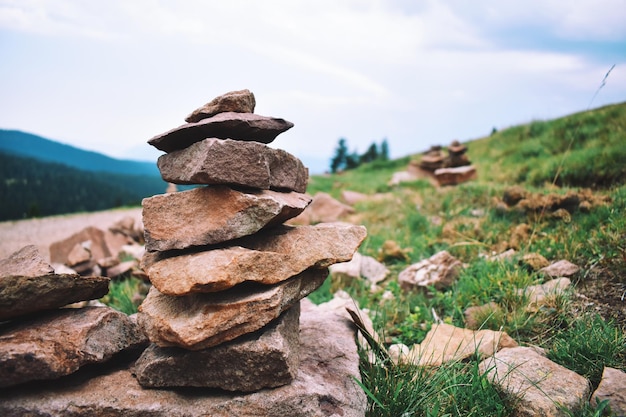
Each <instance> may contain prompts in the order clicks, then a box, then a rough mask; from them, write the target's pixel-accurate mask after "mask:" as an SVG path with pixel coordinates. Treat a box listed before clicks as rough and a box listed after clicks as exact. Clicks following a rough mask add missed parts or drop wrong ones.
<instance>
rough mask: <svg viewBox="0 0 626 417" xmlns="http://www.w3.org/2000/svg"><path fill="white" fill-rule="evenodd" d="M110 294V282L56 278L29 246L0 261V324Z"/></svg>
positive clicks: (72, 275)
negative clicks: (3, 321) (0, 322)
mask: <svg viewBox="0 0 626 417" xmlns="http://www.w3.org/2000/svg"><path fill="white" fill-rule="evenodd" d="M108 292H109V278H106V277H100V276H94V277H81V276H80V275H78V274H55V273H54V269H53V268H52V266H50V265H49V264H48V263H47V262H45V261H44V260H43V258H42V257H41V254H40V253H39V250H38V249H37V247H36V246H33V245H29V246H25V247H24V248H22V249H20V250H19V251H17V252H15V253H14V254H12V255H11V256H9V257H8V258H6V259H3V260H1V261H0V321H2V320H8V319H12V318H15V317H19V316H22V315H25V314H30V313H34V312H37V311H43V310H48V309H53V308H58V307H63V306H65V305H67V304H71V303H75V302H78V301H86V300H93V299H96V298H100V297H103V296H104V295H106V294H107V293H108Z"/></svg>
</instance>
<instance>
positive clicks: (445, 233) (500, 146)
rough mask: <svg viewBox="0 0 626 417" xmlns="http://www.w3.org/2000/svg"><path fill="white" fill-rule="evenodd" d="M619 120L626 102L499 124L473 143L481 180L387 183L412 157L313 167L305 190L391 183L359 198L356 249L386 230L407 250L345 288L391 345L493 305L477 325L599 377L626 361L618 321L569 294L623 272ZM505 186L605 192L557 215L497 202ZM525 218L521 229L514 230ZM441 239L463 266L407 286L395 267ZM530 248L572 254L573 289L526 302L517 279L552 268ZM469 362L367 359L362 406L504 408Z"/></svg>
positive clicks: (625, 193)
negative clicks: (420, 287)
mask: <svg viewBox="0 0 626 417" xmlns="http://www.w3.org/2000/svg"><path fill="white" fill-rule="evenodd" d="M625 127H626V104H620V105H615V106H607V107H604V108H601V109H597V110H593V111H591V112H586V113H581V114H576V115H572V116H569V117H565V118H561V119H558V120H554V121H535V122H532V123H530V124H528V125H524V126H516V127H512V128H510V129H506V130H503V131H501V132H498V133H496V134H494V135H492V136H490V137H487V138H482V139H478V140H476V141H473V142H470V143H469V144H468V147H469V156H470V160H472V161H473V162H474V164H475V165H476V166H477V170H478V179H477V180H476V181H473V182H469V183H466V184H462V185H460V186H456V187H446V188H443V189H438V188H435V187H433V186H432V185H431V184H430V183H429V182H428V181H426V180H417V181H413V182H409V183H403V184H400V185H398V186H395V187H390V186H388V185H387V182H388V181H389V179H390V178H391V175H392V174H393V173H394V172H396V171H400V170H404V169H406V166H407V164H408V162H409V160H411V159H419V155H415V156H410V157H408V158H403V159H402V160H399V161H389V162H387V163H384V162H378V163H377V164H376V166H373V165H367V164H366V165H364V166H361V167H359V168H357V169H355V170H352V171H347V172H344V173H342V174H339V175H330V176H324V177H314V178H313V179H312V181H311V185H312V186H311V187H309V193H311V194H315V193H316V192H327V193H329V194H331V195H332V196H333V197H335V198H340V196H341V191H343V190H352V191H358V192H361V193H365V194H370V195H371V194H375V193H385V196H386V198H385V199H381V200H371V201H367V202H362V203H359V204H357V205H356V206H355V208H356V211H357V216H358V217H357V218H358V221H359V222H360V223H361V224H363V225H365V226H366V227H367V229H368V237H367V238H366V240H365V241H364V242H363V244H362V246H361V247H360V249H359V252H361V253H362V254H364V255H369V256H372V257H375V258H379V257H380V256H381V248H382V247H383V245H384V243H385V242H387V241H390V240H391V241H394V242H395V243H396V244H397V245H398V246H399V247H400V248H402V249H403V250H404V251H405V253H406V254H407V259H400V258H396V259H391V258H389V259H385V260H384V262H385V264H386V266H387V267H388V268H389V269H390V271H391V274H390V277H389V278H388V279H387V280H386V281H385V282H383V283H382V285H381V287H382V289H381V292H377V293H372V292H370V291H369V288H368V287H367V286H366V285H363V284H362V283H360V282H359V281H356V282H353V283H350V284H348V285H347V286H346V287H345V288H342V289H344V290H346V291H348V292H349V293H350V294H351V295H352V296H353V297H354V298H355V299H356V300H357V301H358V302H359V304H360V305H361V306H362V307H365V308H368V309H369V310H370V311H371V316H372V319H373V322H374V327H375V329H376V330H377V332H378V333H379V334H380V336H381V340H383V341H384V344H385V345H389V344H391V343H403V344H406V345H412V344H415V343H420V342H421V341H422V340H423V338H424V337H425V335H426V333H427V332H428V330H429V329H430V327H431V326H432V324H433V323H434V320H435V316H434V314H436V316H437V317H439V318H440V319H442V320H443V321H444V322H447V323H451V324H454V325H456V326H460V327H464V326H465V316H464V311H465V309H467V308H468V307H471V306H480V305H484V304H488V303H495V305H496V306H497V308H495V309H494V310H491V311H488V312H487V313H485V314H484V316H483V317H480V318H479V319H480V328H483V329H493V330H500V329H502V330H504V331H506V332H507V333H508V334H509V335H510V336H511V337H513V338H514V339H515V340H516V341H517V342H518V343H519V344H521V345H538V346H541V347H544V348H545V349H546V350H547V351H548V352H549V355H550V357H551V358H552V360H554V361H555V362H557V363H559V364H562V365H563V366H566V367H568V368H570V369H572V370H575V371H576V372H578V373H580V374H581V375H583V376H585V377H586V378H588V379H589V380H590V381H591V382H592V384H594V385H597V383H598V382H599V378H600V376H601V374H602V369H603V367H604V366H611V367H615V368H618V369H626V356H625V354H624V349H625V347H624V346H625V345H626V339H625V336H624V335H625V330H626V329H625V328H624V321H621V322H619V323H615V322H612V321H611V320H609V319H607V318H606V317H601V316H599V315H593V314H589V312H588V311H586V310H585V306H584V305H583V304H581V303H576V296H575V293H576V292H577V287H581V288H582V286H584V285H587V284H588V283H589V282H590V280H591V279H592V277H593V279H594V280H596V281H598V280H605V281H606V280H613V281H614V282H618V283H619V282H621V283H622V284H625V283H626V244H625V243H624V242H626V240H625V239H624V237H626V216H624V213H626V184H625V181H626V166H625V165H624V164H623V163H616V162H617V160H626V155H625V154H624V152H625V151H624V150H623V148H624V146H623V132H624V128H625ZM624 149H626V148H624ZM557 173H558V178H557V180H556V183H555V184H554V185H553V184H552V182H553V180H554V179H555V177H556V176H557ZM512 185H521V186H522V187H523V188H524V189H525V190H527V191H529V192H532V193H535V195H539V196H545V195H549V194H559V195H562V194H565V193H567V192H568V191H574V192H583V191H584V190H583V188H582V187H592V191H584V192H585V193H588V194H592V195H593V196H597V197H609V201H608V203H606V204H594V205H592V207H591V209H590V210H589V211H588V212H584V211H579V210H573V211H572V212H571V213H569V216H567V217H565V218H556V217H553V216H552V215H551V214H550V213H549V212H543V213H542V212H524V211H522V210H517V209H510V210H506V211H503V210H501V209H499V208H498V206H497V202H498V201H500V200H501V199H502V196H503V193H504V191H505V189H506V188H507V187H509V186H512ZM524 225H526V226H524ZM519 228H526V229H527V231H528V233H527V234H525V235H522V236H518V237H515V236H514V235H515V230H516V229H519ZM509 247H514V248H515V249H516V251H517V253H516V255H515V256H514V257H513V258H512V259H510V260H507V261H500V262H490V261H487V260H485V259H484V255H487V254H493V253H498V252H502V251H503V250H505V249H507V248H509ZM441 250H447V251H449V252H450V253H451V254H452V255H454V256H455V257H457V258H458V259H459V260H461V261H462V262H463V263H464V264H465V265H466V267H465V268H464V269H463V270H462V271H461V274H460V276H459V278H458V280H457V281H456V283H455V284H454V285H452V287H450V288H448V289H446V290H444V291H436V290H435V289H432V288H431V289H426V290H424V291H416V292H405V291H402V290H401V289H400V287H399V285H398V283H397V276H398V274H399V273H400V272H401V271H402V270H403V269H404V268H406V267H407V266H409V265H410V264H412V263H415V262H418V261H421V260H423V259H425V258H427V257H429V256H431V255H433V254H435V253H437V252H439V251H441ZM527 253H538V254H540V255H542V256H544V257H545V258H546V259H548V260H549V261H550V262H554V261H557V260H561V259H566V260H569V261H571V262H573V263H575V264H577V265H578V266H580V267H581V269H582V270H581V272H580V273H579V274H577V275H576V276H574V277H573V284H574V285H575V286H576V287H575V288H573V289H572V290H570V291H567V292H565V293H564V294H560V295H557V296H552V297H550V298H549V302H547V303H546V304H545V305H543V306H542V307H541V308H539V309H536V310H529V309H527V308H526V306H527V304H528V300H527V299H526V298H525V296H524V295H523V293H520V291H519V290H520V289H523V288H526V287H527V286H530V285H537V284H542V283H544V282H545V281H546V280H547V279H548V278H546V277H545V276H543V275H542V274H540V273H538V272H536V271H532V270H530V269H529V268H528V267H525V266H523V265H522V264H521V262H520V260H521V258H522V256H523V255H524V254H527ZM380 259H383V258H382V257H381V258H380ZM332 290H333V288H332V287H330V286H328V287H326V288H324V289H323V291H322V294H323V297H320V298H321V299H323V300H327V299H328V298H329V297H330V296H331V294H332ZM625 290H626V288H625ZM382 291H388V292H389V293H391V294H393V296H394V297H393V299H392V300H386V301H383V299H382ZM364 358H365V355H364ZM477 361H478V359H477V358H470V359H469V360H467V361H465V362H462V363H454V364H448V365H445V366H443V367H441V368H438V369H423V368H418V367H414V366H406V365H402V366H397V365H391V364H388V363H380V362H379V363H377V364H374V365H372V364H370V363H369V362H368V361H366V360H365V359H363V360H362V361H361V376H362V379H363V382H362V384H363V389H364V391H365V392H366V393H367V394H368V398H369V410H368V416H392V415H393V416H403V415H406V416H408V415H411V416H412V415H417V416H430V415H433V416H434V415H441V416H443V415H450V416H468V415H484V416H492V415H494V416H495V415H502V416H506V415H511V413H512V407H513V405H514V404H515V399H514V398H507V397H506V396H505V395H504V394H503V393H501V392H498V391H497V390H496V389H495V388H494V387H493V386H491V385H490V383H489V382H488V381H487V380H486V379H485V378H484V376H483V375H481V374H480V372H478V368H477V363H478V362H477ZM603 410H604V411H603ZM606 411H607V408H606V404H589V403H586V404H584V406H583V411H581V415H583V416H595V415H601V414H602V412H605V413H606Z"/></svg>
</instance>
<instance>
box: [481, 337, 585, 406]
mask: <svg viewBox="0 0 626 417" xmlns="http://www.w3.org/2000/svg"><path fill="white" fill-rule="evenodd" d="M479 369H480V371H481V372H485V373H486V374H487V377H488V378H489V379H490V380H491V381H492V382H493V383H494V384H496V386H497V387H498V388H499V389H501V390H502V391H503V392H505V393H507V394H510V395H512V396H514V397H517V398H516V400H515V401H513V404H515V411H514V415H516V416H520V417H534V416H567V415H577V412H578V411H579V409H580V406H581V405H582V404H583V403H584V402H585V401H586V400H587V398H589V394H590V392H589V391H590V389H589V382H588V381H587V379H586V378H584V377H582V376H580V375H578V374H576V373H575V372H572V371H570V370H569V369H566V368H564V367H563V366H561V365H557V364H556V363H554V362H552V361H550V360H549V359H548V358H546V357H545V356H543V355H541V354H540V353H538V352H537V351H536V350H535V349H533V348H530V347H514V348H510V349H502V350H501V351H499V352H498V353H496V354H495V355H494V356H493V357H491V358H488V359H486V360H484V361H482V362H481V363H480V365H479ZM561 407H563V408H564V409H565V410H569V412H571V413H572V414H569V413H566V412H565V411H564V410H563V408H561Z"/></svg>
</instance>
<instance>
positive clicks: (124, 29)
mask: <svg viewBox="0 0 626 417" xmlns="http://www.w3.org/2000/svg"><path fill="white" fill-rule="evenodd" d="M624 22H626V0H525V1H523V2H522V1H513V0H448V1H444V0H439V1H437V0H386V1H385V0H315V1H313V0H264V1H255V0H228V1H224V0H176V1H168V0H132V1H128V0H107V1H97V0H0V129H17V130H22V131H25V132H29V133H34V134H37V135H40V136H44V137H46V138H49V139H53V140H56V141H58V142H62V143H66V144H70V145H73V146H76V147H79V148H82V149H86V150H93V151H97V152H101V153H104V154H106V155H109V156H112V157H115V158H121V159H137V160H146V161H156V158H157V157H158V156H159V155H160V154H161V152H160V151H157V150H156V149H154V148H152V147H151V146H150V145H148V144H147V141H148V140H149V139H150V138H151V137H153V136H155V135H157V134H160V133H162V132H165V131H167V130H170V129H172V128H174V127H177V126H180V125H181V124H183V123H185V121H184V118H185V117H186V116H187V115H188V114H189V113H190V112H191V111H192V110H194V109H196V108H197V107H200V106H202V105H203V104H205V103H207V102H209V101H211V100H212V99H213V98H214V97H216V96H219V95H222V94H224V93H226V92H229V91H234V90H241V89H249V90H250V91H252V92H253V93H254V95H255V97H256V103H257V105H256V109H255V113H257V114H260V115H263V116H272V117H280V118H284V119H286V120H288V121H290V122H292V123H294V125H295V126H294V127H293V128H292V129H290V130H289V131H287V132H285V133H283V134H281V135H279V136H278V137H277V139H276V140H275V141H274V142H272V143H271V144H270V145H269V146H271V147H275V148H281V149H284V150H286V151H288V152H290V153H292V154H293V155H295V156H297V157H298V158H300V159H302V161H303V162H304V163H305V165H307V166H308V167H309V168H310V170H311V172H312V173H321V172H323V171H324V170H326V169H328V167H329V161H330V159H331V157H332V156H333V154H334V151H335V149H336V147H337V142H338V140H339V139H340V138H344V139H346V141H347V144H348V147H349V149H350V150H351V151H355V152H358V153H364V152H365V151H366V150H367V148H368V147H369V145H370V144H372V143H377V144H380V143H381V142H382V141H383V140H387V143H388V145H389V150H390V154H391V157H392V158H397V157H402V156H406V155H410V154H415V153H419V152H422V151H424V150H426V149H428V148H429V147H430V146H431V145H436V144H439V145H448V144H449V143H450V142H451V141H452V140H455V139H457V140H460V141H462V142H466V141H470V140H472V139H477V138H480V137H483V136H486V135H488V134H489V133H490V132H491V131H492V129H493V128H496V129H503V128H506V127H509V126H513V125H517V124H522V123H527V122H530V121H533V120H546V119H551V118H556V117H561V116H565V115H567V114H571V113H574V112H578V111H584V110H587V109H590V108H596V107H600V106H603V105H606V104H612V103H621V102H624V101H626V23H624ZM613 66H614V67H613ZM611 68H613V69H612V70H611ZM609 70H611V71H610V73H609V75H608V76H606V74H607V73H608V72H609Z"/></svg>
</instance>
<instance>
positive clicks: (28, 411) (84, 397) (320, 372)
mask: <svg viewBox="0 0 626 417" xmlns="http://www.w3.org/2000/svg"><path fill="white" fill-rule="evenodd" d="M301 306H302V313H301V316H300V341H301V346H300V352H301V357H300V367H299V368H298V375H297V377H296V378H295V380H294V381H293V382H292V383H291V384H289V385H285V386H282V387H279V388H274V389H265V390H261V391H258V392H255V393H252V394H237V393H235V394H233V393H227V392H226V391H219V390H215V389H203V388H186V389H178V390H165V389H145V388H142V387H141V386H140V385H139V383H138V382H137V380H136V379H135V378H134V377H133V376H132V374H131V371H130V369H129V368H130V366H131V365H132V362H131V363H125V364H124V365H123V366H122V365H118V366H116V367H115V368H112V369H108V370H107V371H103V370H102V368H98V369H99V371H98V370H94V369H91V370H86V369H83V370H80V371H78V372H77V373H75V374H73V375H70V376H67V377H63V378H61V379H58V380H56V381H50V382H48V383H38V384H27V385H21V386H18V387H14V388H11V389H4V390H2V391H1V392H0V415H2V416H5V417H12V416H24V415H28V416H41V417H43V416H52V415H54V416H57V415H63V416H94V415H98V416H108V417H113V416H130V417H135V416H137V417H138V416H142V417H143V416H149V417H152V416H159V417H161V416H162V417H165V416H168V417H170V416H171V417H178V416H180V417H182V416H187V417H194V416H213V417H226V416H240V417H253V416H254V417H259V416H266V417H269V416H307V417H308V416H311V417H313V416H315V417H318V416H319V417H328V416H342V417H357V416H359V417H363V416H364V415H365V408H366V405H367V400H366V397H365V394H364V393H363V391H362V390H361V389H360V388H359V387H358V385H357V383H356V382H355V380H354V379H353V378H354V377H356V378H359V368H358V365H359V362H358V361H359V358H358V354H357V349H356V343H355V331H354V328H353V325H352V323H351V322H350V321H348V320H347V319H346V318H344V317H342V316H339V315H338V314H336V313H333V312H325V311H322V310H321V309H320V308H318V307H315V306H312V305H311V303H310V302H308V301H307V300H303V301H302V304H301Z"/></svg>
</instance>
